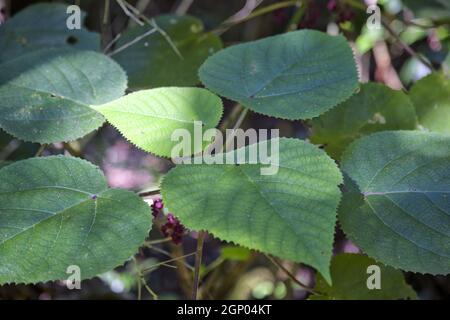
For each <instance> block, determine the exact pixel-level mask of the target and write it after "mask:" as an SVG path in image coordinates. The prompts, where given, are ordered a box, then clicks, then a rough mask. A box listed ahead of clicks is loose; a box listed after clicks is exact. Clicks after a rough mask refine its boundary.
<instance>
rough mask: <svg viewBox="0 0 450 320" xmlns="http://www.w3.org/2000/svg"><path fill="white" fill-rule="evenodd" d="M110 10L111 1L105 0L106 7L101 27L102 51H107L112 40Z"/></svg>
mask: <svg viewBox="0 0 450 320" xmlns="http://www.w3.org/2000/svg"><path fill="white" fill-rule="evenodd" d="M109 8H110V1H109V0H105V7H104V9H103V19H102V25H101V32H102V34H101V36H102V37H101V41H102V49H105V48H106V47H107V46H108V43H109V42H110V38H111V34H110V32H109Z"/></svg>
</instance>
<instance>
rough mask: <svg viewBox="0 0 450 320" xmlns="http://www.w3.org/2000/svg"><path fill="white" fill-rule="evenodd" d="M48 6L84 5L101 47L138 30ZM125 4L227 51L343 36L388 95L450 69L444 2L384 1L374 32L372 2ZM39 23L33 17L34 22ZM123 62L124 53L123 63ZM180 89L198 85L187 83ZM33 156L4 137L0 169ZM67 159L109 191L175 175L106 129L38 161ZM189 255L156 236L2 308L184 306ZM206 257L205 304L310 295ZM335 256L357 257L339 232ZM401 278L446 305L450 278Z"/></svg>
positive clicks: (129, 23) (120, 19)
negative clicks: (120, 259)
mask: <svg viewBox="0 0 450 320" xmlns="http://www.w3.org/2000/svg"><path fill="white" fill-rule="evenodd" d="M38 2H42V1H38V0H34V1H25V0H20V1H18V0H13V1H5V0H0V9H1V11H0V14H1V19H0V21H1V22H3V21H7V20H8V19H9V18H10V17H12V16H14V15H15V14H16V13H17V12H19V11H20V10H22V9H24V8H25V7H27V6H29V5H31V4H34V3H38ZM47 2H48V1H47ZM52 2H65V3H67V4H77V5H80V6H81V8H82V10H83V11H85V12H86V13H87V18H86V27H87V28H88V29H89V30H91V31H96V32H98V33H100V34H101V35H102V42H103V44H104V45H103V47H105V44H108V43H111V41H112V40H113V39H114V38H115V37H116V36H117V35H118V34H121V33H123V32H124V31H125V30H126V29H127V28H132V27H133V26H136V24H137V23H136V22H135V21H134V20H133V19H130V17H129V16H127V15H126V14H124V10H123V9H122V8H121V7H120V5H119V4H118V3H117V2H116V1H113V0H111V1H110V3H111V6H110V21H109V24H108V26H107V29H106V30H105V26H104V25H102V21H103V17H104V15H103V13H104V12H103V11H104V1H94V0H79V1H52ZM128 3H129V4H131V5H132V6H134V7H135V8H138V10H140V12H141V13H142V15H144V16H145V17H148V18H152V17H157V16H159V15H162V14H176V15H184V14H189V15H191V16H194V17H196V18H198V19H199V21H200V22H199V23H202V24H203V26H204V30H205V32H208V31H211V30H214V31H215V34H218V35H220V37H221V39H222V42H223V46H224V47H226V46H229V45H233V44H236V43H241V42H246V41H251V40H255V39H260V38H263V37H266V36H270V35H274V34H279V33H282V32H285V31H289V30H296V29H304V28H309V29H317V30H321V31H324V32H328V33H331V34H337V33H343V34H344V35H345V36H346V37H347V39H348V40H349V42H350V43H351V45H352V46H353V48H354V51H355V58H356V61H357V63H358V68H359V71H360V80H361V82H367V81H369V80H370V81H377V82H381V83H384V84H386V85H388V86H389V87H391V88H394V89H409V88H410V87H411V85H412V84H413V83H414V82H416V81H418V80H419V79H421V78H423V77H424V76H426V75H427V74H429V73H430V72H431V67H433V68H435V69H440V68H442V69H443V70H444V71H445V72H449V68H450V55H449V49H450V37H449V32H450V28H449V22H450V2H449V1H446V0H431V1H430V0H427V1H423V0H380V1H378V5H379V6H380V8H381V10H382V14H383V21H384V24H385V27H384V28H382V29H377V30H370V29H368V28H367V26H366V21H367V19H368V17H369V15H368V14H367V13H366V11H365V5H367V4H370V3H376V1H367V2H366V3H364V1H358V0H341V1H339V0H300V1H272V0H264V1H256V0H255V1H244V0H222V1H212V0H129V1H128ZM256 5H258V6H256ZM230 17H231V18H230ZM45 18H46V17H45V16H41V17H39V16H37V17H35V19H36V21H38V20H40V19H45ZM386 27H387V28H386ZM0 28H2V26H1V25H0ZM179 32H184V30H180V31H179ZM179 40H180V41H181V40H182V39H179ZM149 41H151V40H149ZM155 41H157V40H155ZM217 49H219V48H217ZM127 58H128V56H127V54H126V49H125V50H124V51H123V57H122V59H123V60H124V61H125V62H124V63H127ZM167 59H169V60H170V58H167ZM158 61H161V63H160V64H157V65H156V66H155V67H154V68H156V70H155V71H154V72H156V73H157V74H158V73H160V74H165V73H167V72H171V71H169V70H171V65H170V63H164V61H165V60H164V57H162V58H160V60H158ZM128 62H129V61H128ZM199 63H201V61H200V62H199ZM191 72H192V71H191ZM194 72H195V70H194ZM186 81H188V82H189V81H190V82H192V81H194V82H195V81H196V80H195V78H194V80H192V77H191V78H189V79H188V80H186ZM155 85H158V84H157V83H156V84H155V83H151V84H150V85H149V87H151V86H155ZM191 85H195V83H192V84H191ZM231 106H232V102H230V101H225V109H226V112H229V111H230V110H231ZM243 127H245V128H248V127H258V128H267V129H272V128H279V129H280V134H281V135H282V136H292V137H297V138H302V139H305V138H307V137H308V136H309V134H310V132H309V131H310V129H309V126H308V125H307V123H304V122H302V121H296V122H292V121H284V120H279V119H274V118H268V117H265V116H262V115H258V114H255V113H254V114H252V117H251V118H250V117H249V118H247V120H246V121H245V123H244V124H243ZM38 149H39V146H38V145H35V144H31V143H22V142H20V141H17V140H15V139H13V138H12V137H10V136H8V135H7V134H5V133H3V132H0V166H1V165H4V164H5V163H7V162H2V161H4V160H5V159H7V160H8V161H14V160H19V159H23V158H27V157H31V156H33V155H34V154H36V152H38ZM64 152H65V153H71V154H73V155H76V156H81V157H83V158H86V159H87V160H89V161H91V162H92V163H94V164H96V165H98V166H100V167H101V168H102V169H103V171H104V172H105V175H106V176H107V178H108V182H109V184H110V186H111V187H119V188H126V189H132V190H136V191H141V190H146V189H151V188H152V187H154V186H155V185H157V184H158V182H159V180H160V178H161V177H162V176H163V174H164V173H165V172H167V171H168V170H169V169H170V168H171V166H172V164H171V163H170V162H169V161H167V160H164V159H161V158H157V157H155V156H153V155H150V154H147V153H145V152H143V151H140V150H138V149H136V148H135V147H134V146H132V145H131V144H129V143H128V142H127V141H126V140H124V138H123V137H121V136H120V134H119V133H118V132H117V131H115V130H114V129H112V128H111V127H110V126H109V125H105V126H104V127H103V128H102V129H101V130H99V131H97V132H94V133H92V134H90V135H89V136H87V137H85V138H83V139H81V140H78V141H77V142H71V143H65V144H54V145H51V146H47V148H46V150H45V153H44V154H45V155H50V154H61V153H64ZM195 246H196V234H195V233H189V234H186V235H185V236H184V238H183V243H182V244H181V245H175V244H173V243H171V242H170V241H168V240H167V239H164V238H163V236H162V234H161V232H160V231H159V230H158V228H154V230H153V231H152V232H151V234H150V237H149V239H148V242H147V243H146V246H145V247H143V248H142V249H141V251H140V253H139V254H138V255H136V257H135V259H134V260H133V261H131V262H129V263H127V264H126V265H124V266H122V267H120V268H117V269H116V270H114V271H111V272H108V273H106V274H103V275H101V276H100V277H98V278H95V279H92V280H86V281H83V283H82V290H68V289H67V288H66V286H65V284H64V283H63V282H58V283H46V284H38V285H32V286H25V285H17V286H3V287H0V299H43V300H45V299H103V298H106V299H138V298H141V299H150V298H154V295H155V293H156V294H157V296H158V298H159V299H177V298H183V297H185V296H186V295H189V290H190V288H189V286H188V285H187V284H189V279H187V278H189V277H187V275H188V276H189V275H190V269H192V265H193V263H194V261H193V260H194V257H193V256H192V255H189V254H191V253H193V252H194V251H195ZM204 251H205V252H204V259H205V260H204V262H205V266H204V268H203V269H202V277H203V279H204V282H203V289H202V291H201V296H202V297H203V298H207V299H211V298H214V299H233V298H235V299H250V298H255V299H306V298H307V297H308V295H309V294H308V292H307V291H305V290H303V289H302V288H301V287H300V286H298V285H297V284H296V283H295V282H294V281H292V279H290V278H289V277H288V276H287V275H286V273H285V272H283V271H281V270H280V268H279V266H277V265H275V264H273V263H272V262H271V261H269V260H268V259H267V258H266V257H265V256H264V255H260V254H256V253H254V252H250V251H248V250H246V249H243V248H239V247H235V246H233V245H231V244H223V243H220V242H219V241H217V240H215V239H212V238H207V240H206V245H205V249H204ZM335 252H336V253H340V252H359V249H358V248H357V247H356V246H354V245H353V244H352V243H351V242H349V241H348V240H347V239H345V237H344V235H343V233H342V232H341V231H340V230H339V228H337V230H336V242H335ZM183 255H188V256H187V257H186V259H185V263H184V262H183V261H182V260H180V259H176V258H175V259H174V257H177V256H178V257H179V256H183ZM280 263H282V265H283V267H284V268H285V269H286V270H289V271H290V272H291V273H292V274H293V275H295V276H296V277H297V278H298V279H299V280H300V281H301V282H302V283H304V284H306V285H308V286H311V287H313V286H314V278H315V275H314V271H313V270H312V269H311V268H309V267H307V266H302V265H297V264H293V263H290V262H280ZM405 276H406V280H407V282H408V283H409V284H411V285H412V287H413V288H414V290H415V291H416V292H417V293H418V297H419V298H421V299H446V298H447V299H448V298H450V277H449V276H447V277H444V276H430V275H419V274H413V273H406V274H405Z"/></svg>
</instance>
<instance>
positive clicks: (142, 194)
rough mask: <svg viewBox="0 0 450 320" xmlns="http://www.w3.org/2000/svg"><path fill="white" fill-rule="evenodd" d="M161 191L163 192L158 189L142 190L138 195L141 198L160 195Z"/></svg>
mask: <svg viewBox="0 0 450 320" xmlns="http://www.w3.org/2000/svg"><path fill="white" fill-rule="evenodd" d="M160 193H161V190H159V189H156V190H150V191H143V192H140V193H138V196H139V197H141V198H146V197H151V196H156V195H158V194H160Z"/></svg>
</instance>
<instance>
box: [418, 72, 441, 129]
mask: <svg viewBox="0 0 450 320" xmlns="http://www.w3.org/2000/svg"><path fill="white" fill-rule="evenodd" d="M411 100H412V101H413V103H414V105H415V107H416V110H417V116H418V117H419V123H420V124H421V125H422V126H423V127H425V128H426V129H428V130H430V131H435V132H440V133H450V79H448V78H446V76H445V75H444V74H441V73H433V74H430V75H429V76H427V77H425V78H423V79H421V80H419V81H418V82H416V83H415V84H414V86H413V87H412V88H411Z"/></svg>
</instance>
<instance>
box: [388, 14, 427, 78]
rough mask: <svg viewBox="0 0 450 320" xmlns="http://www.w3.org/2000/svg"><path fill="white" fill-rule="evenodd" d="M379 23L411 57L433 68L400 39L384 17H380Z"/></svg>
mask: <svg viewBox="0 0 450 320" xmlns="http://www.w3.org/2000/svg"><path fill="white" fill-rule="evenodd" d="M381 24H382V25H383V27H384V28H385V29H386V30H387V31H388V32H389V34H390V35H391V36H393V37H394V39H395V40H396V41H397V42H398V43H399V44H400V45H401V46H402V48H403V49H404V50H405V51H406V52H408V53H409V55H411V56H412V57H414V58H416V59H418V60H419V61H420V62H422V63H423V64H424V65H425V66H427V67H428V68H430V70H434V67H433V65H432V64H431V63H430V62H429V61H428V60H426V59H425V58H424V57H422V56H421V55H420V54H418V53H417V52H415V51H414V50H413V49H412V48H411V47H410V46H409V45H408V44H407V43H405V42H404V41H403V40H402V39H400V36H399V35H398V34H397V33H396V32H395V31H394V30H393V29H392V28H391V26H390V25H389V23H388V22H386V21H385V19H384V18H382V19H381Z"/></svg>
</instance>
